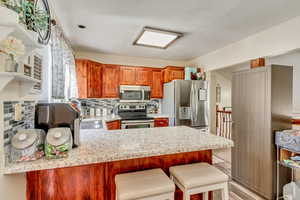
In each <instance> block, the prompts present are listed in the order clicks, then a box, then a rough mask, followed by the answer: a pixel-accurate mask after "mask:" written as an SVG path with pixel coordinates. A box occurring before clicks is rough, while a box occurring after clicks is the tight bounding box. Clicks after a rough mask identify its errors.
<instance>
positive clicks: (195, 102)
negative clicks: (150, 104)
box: [162, 80, 208, 128]
mask: <svg viewBox="0 0 300 200" xmlns="http://www.w3.org/2000/svg"><path fill="white" fill-rule="evenodd" d="M207 98H208V92H207V82H206V81H198V80H197V81H196V80H195V81H194V80H193V81H189V80H174V81H172V82H170V83H165V84H164V98H163V101H162V112H163V113H164V114H167V115H168V116H169V117H170V125H171V126H180V125H186V126H191V127H196V128H202V127H207V126H208V101H207Z"/></svg>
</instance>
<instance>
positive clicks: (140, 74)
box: [135, 67, 152, 86]
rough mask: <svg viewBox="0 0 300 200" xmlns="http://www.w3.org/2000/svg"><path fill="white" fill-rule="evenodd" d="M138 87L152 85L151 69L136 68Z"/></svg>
mask: <svg viewBox="0 0 300 200" xmlns="http://www.w3.org/2000/svg"><path fill="white" fill-rule="evenodd" d="M135 84H136V85H147V86H151V84H152V70H151V68H145V67H141V68H136V82H135Z"/></svg>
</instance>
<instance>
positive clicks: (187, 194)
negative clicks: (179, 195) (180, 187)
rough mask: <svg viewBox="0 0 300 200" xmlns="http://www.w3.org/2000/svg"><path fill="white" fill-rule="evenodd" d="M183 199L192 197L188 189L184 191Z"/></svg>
mask: <svg viewBox="0 0 300 200" xmlns="http://www.w3.org/2000/svg"><path fill="white" fill-rule="evenodd" d="M183 199H184V200H190V199H191V198H190V194H189V193H188V192H187V191H184V192H183Z"/></svg>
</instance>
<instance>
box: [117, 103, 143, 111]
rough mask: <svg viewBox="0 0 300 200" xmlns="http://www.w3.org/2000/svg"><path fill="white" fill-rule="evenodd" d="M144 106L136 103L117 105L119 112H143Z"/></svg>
mask: <svg viewBox="0 0 300 200" xmlns="http://www.w3.org/2000/svg"><path fill="white" fill-rule="evenodd" d="M145 109H146V104H144V103H143V104H137V103H132V104H130V103H126V104H119V110H145Z"/></svg>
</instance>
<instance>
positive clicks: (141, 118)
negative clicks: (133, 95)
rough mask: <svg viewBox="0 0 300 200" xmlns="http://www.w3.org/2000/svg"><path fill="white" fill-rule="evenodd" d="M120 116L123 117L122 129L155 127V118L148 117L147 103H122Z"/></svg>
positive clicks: (119, 110)
mask: <svg viewBox="0 0 300 200" xmlns="http://www.w3.org/2000/svg"><path fill="white" fill-rule="evenodd" d="M118 115H119V116H120V117H121V129H133V128H151V127H154V118H153V117H148V116H147V106H146V104H145V103H120V104H119V106H118Z"/></svg>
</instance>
